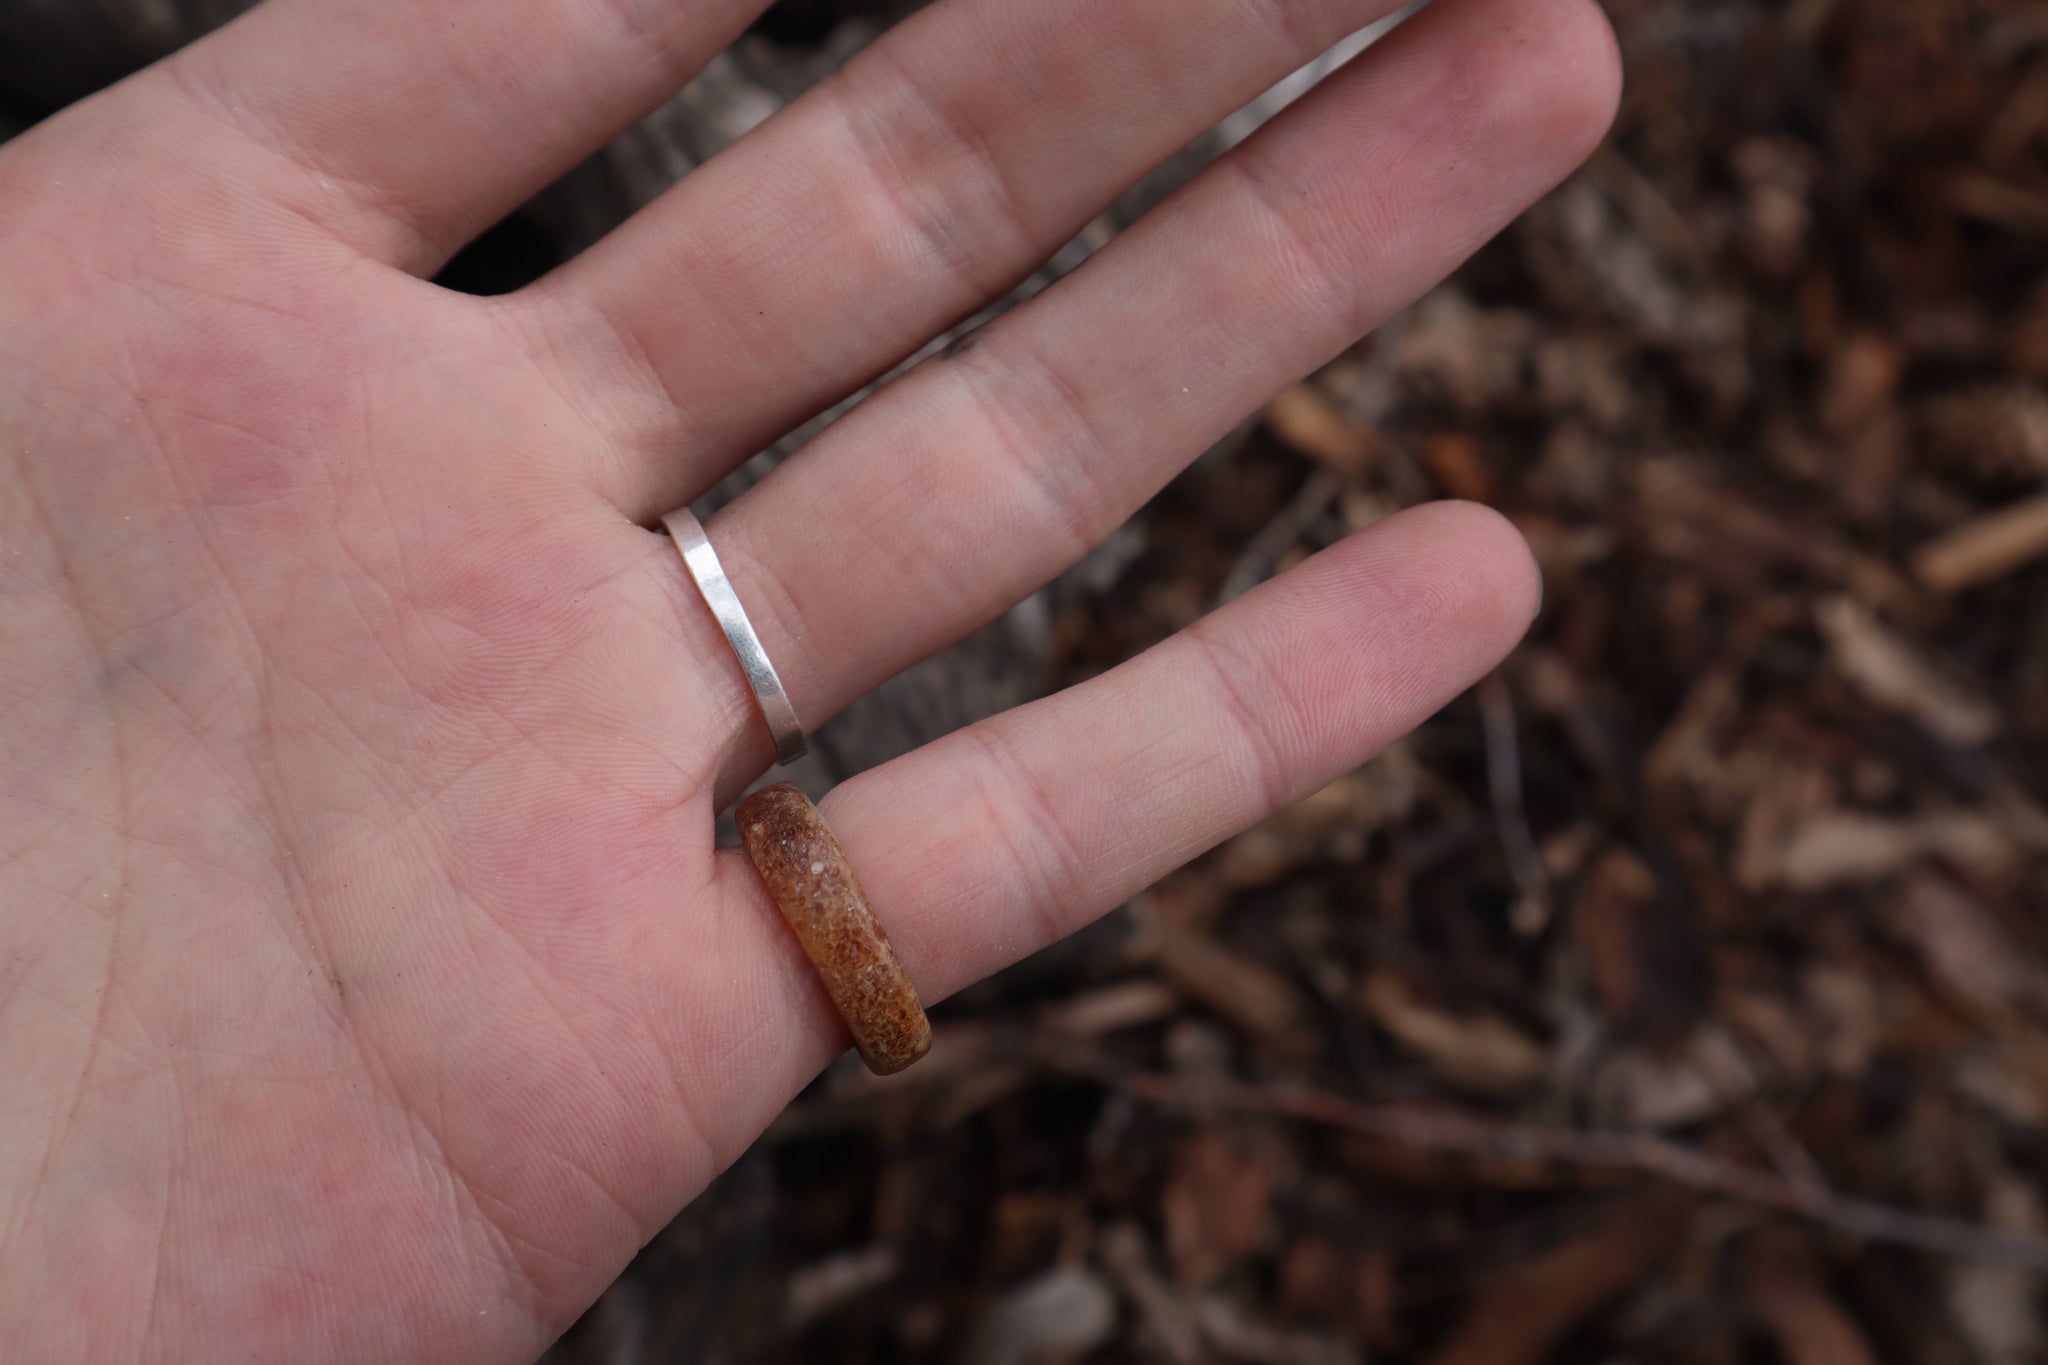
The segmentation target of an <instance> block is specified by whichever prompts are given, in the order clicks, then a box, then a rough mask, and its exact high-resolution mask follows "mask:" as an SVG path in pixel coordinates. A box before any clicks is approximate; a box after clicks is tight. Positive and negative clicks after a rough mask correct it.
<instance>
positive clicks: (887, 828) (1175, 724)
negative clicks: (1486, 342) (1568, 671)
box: [735, 503, 1539, 1000]
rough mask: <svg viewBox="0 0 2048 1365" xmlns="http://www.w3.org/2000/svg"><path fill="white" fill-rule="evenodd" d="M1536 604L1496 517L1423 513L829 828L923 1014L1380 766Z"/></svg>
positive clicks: (921, 767) (948, 749) (872, 797)
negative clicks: (1376, 760)
mask: <svg viewBox="0 0 2048 1365" xmlns="http://www.w3.org/2000/svg"><path fill="white" fill-rule="evenodd" d="M1538 597H1539V589H1538V580H1537V575H1536V570H1535V567H1534V564H1533V562H1532V561H1531V559H1530V556H1529V553H1528V549H1527V547H1526V546H1525V545H1524V543H1523V542H1522V540H1521V537H1520V536H1519V535H1518V534H1517V533H1516V532H1515V531H1514V529H1513V528H1512V527H1511V526H1509V525H1508V523H1507V522H1506V521H1504V520H1503V519H1502V518H1501V517H1500V516H1498V515H1497V514H1495V513H1493V512H1490V511H1488V510H1486V509H1484V508H1481V507H1477V506H1473V505H1470V504H1457V503H1450V504H1440V505H1436V506H1431V507H1424V508H1418V509H1415V510H1413V511H1410V512H1407V513H1404V514H1403V515H1401V516H1398V517H1393V518H1390V519H1389V520H1387V521H1385V522H1382V523H1381V524H1379V525H1378V526H1375V527H1373V528H1372V529H1370V530H1368V531H1365V532H1362V533H1360V534H1358V535H1356V536H1353V537H1351V538H1350V539H1348V540H1346V541H1345V542H1343V543H1342V544H1339V545H1337V546H1334V547H1333V548H1331V549H1329V550H1327V551H1324V552H1323V553H1322V554H1320V555H1317V556H1316V557H1315V558H1313V559H1311V560H1310V561H1308V562H1307V563H1305V564H1303V565H1301V566H1300V567H1298V568H1296V569H1294V570H1293V571H1291V572H1289V573H1287V574H1286V575H1284V576H1283V577H1281V578H1280V579H1278V580H1276V581H1275V582H1273V583H1270V584H1268V585H1266V586H1265V587H1264V588H1261V589H1260V590H1258V591H1257V592H1254V593H1251V594H1249V595H1247V596H1245V597H1243V598H1241V599H1239V600H1238V601H1236V602H1234V603H1232V604H1231V605H1230V606H1228V607H1226V608H1224V609H1223V610H1221V611H1219V612H1218V613H1216V614H1215V615H1214V616H1212V617H1210V618H1208V619H1207V620H1204V621H1202V622H1200V623H1199V624H1197V625H1196V626H1194V627H1192V628H1190V629H1188V630H1186V631H1183V632H1182V633H1181V634H1179V635H1177V636H1175V637H1174V638H1173V639H1171V640H1169V641H1167V642H1166V643H1164V644H1162V645H1160V646H1158V647H1157V648H1155V649H1153V650H1151V651H1150V652H1148V653H1146V654H1144V655H1142V656H1141V657H1139V658H1137V659H1134V660H1132V661H1131V662H1129V663H1127V664H1125V665H1123V666H1122V667H1120V668H1117V669H1115V670H1113V671H1111V672H1109V673H1107V674H1104V675H1103V676H1101V677H1099V678H1096V679H1093V680H1092V681H1090V682H1087V683H1084V684H1082V685H1080V686H1077V687H1074V688H1071V689H1069V690H1067V691H1066V692H1063V693H1061V694H1059V695H1058V696H1055V697H1051V698H1048V699H1047V700H1045V701H1042V702H1038V703H1036V704H1034V705H1031V706H1026V707H1022V708H1020V709H1018V710H1016V711H1012V712H1009V713H1008V714H1006V715H1003V716H999V717H996V718H995V719H993V720H990V721H986V722H984V723H982V724H980V725H976V726H972V727H970V728H968V729H966V730H963V731H960V732H959V733H957V734H955V735H952V736H949V737H948V738H946V739H943V740H940V741H939V742H937V743H935V744H931V745H928V746H926V747H925V748H923V749H921V750H919V751H917V752H916V753H913V754H910V755H907V756H906V757H904V758H901V759H898V760H896V761H895V762H893V763H890V764H887V765H885V766H883V767H881V768H877V769H875V770H874V771H872V772H869V773H866V774H863V775H862V776H860V777H858V778H855V779H854V780H852V781H850V782H848V783H846V784H845V785H843V786H841V787H840V788H838V789H837V790H836V791H834V792H833V793H832V794H831V796H830V797H828V798H827V800H826V802H825V804H824V810H825V813H826V815H827V816H828V817H829V818H830V820H831V821H832V824H833V827H834V829H835V830H836V831H837V832H838V834H839V836H840V838H841V839H842V840H843V841H844V843H845V845H846V847H847V849H848V850H849V853H850V854H851V856H852V857H853V858H854V859H855V861H856V863H857V865H858V866H859V868H860V869H861V879H862V881H863V883H864V884H865V885H866V888H867V890H868V893H869V895H870V897H871V899H872V900H873V902H874V903H875V905H876V907H877V908H878V911H879V912H880V913H882V914H883V915H884V917H885V918H886V920H887V924H888V929H889V932H890V934H891V936H892V937H893V938H894V940H895V942H896V944H897V947H898V949H899V951H900V952H901V953H902V956H903V958H904V961H905V963H906V964H907V965H908V966H909V968H910V970H911V973H912V975H913V977H914V978H915V979H916V980H917V983H918V986H919V989H920V990H921V991H922V992H923V994H924V995H925V997H926V999H927V1000H932V999H937V998H939V997H940V996H943V995H946V994H949V993H951V992H952V991H955V990H958V989H959V988H961V987H962V986H965V985H967V984H969V983H971V982H973V981H976V980H979V979H980V978H981V977H984V976H986V975H988V974H989V973H991V972H994V971H996V970H998V969H1000V968H1002V967H1004V966H1006V965H1008V964H1010V963H1011V962H1014V961H1016V960H1018V959H1019V958H1022V957H1024V956H1026V955H1028V954H1030V953H1032V952H1035V951H1037V950H1038V949H1040V948H1042V947H1045V946H1046V945H1047V944H1049V943H1051V942H1053V941H1054V940H1056V939H1058V938H1061V937H1063V936H1065V935H1067V934H1069V933H1072V932H1073V931H1074V930H1076V929H1079V928H1080V927H1082V926H1083V925H1084V924H1086V923H1088V922H1089V921H1090V920H1092V919H1094V918H1095V917H1097V916H1098V915H1101V914H1103V913H1105V912H1106V911H1108V910H1110V909H1112V908H1113V907H1115V906H1116V905H1118V904H1120V903H1121V902H1123V901H1124V900H1126V899H1128V898H1129V897H1130V896H1131V895H1133V894H1135V893H1136V892H1138V891H1140V890H1142V889H1144V888H1145V887H1146V886H1148V885H1150V884H1151V883H1152V882H1154V881H1155V880H1157V879H1158V878H1159V877H1161V876H1163V875H1164V874H1165V873H1167V872H1169V871H1171V870H1173V869H1174V868H1176V867H1178V866H1180V865H1181V864H1183V863H1185V862H1187V861H1188V860H1189V859H1191V858H1193V857H1194V856H1196V855H1197V854H1199V853H1201V852H1203V851H1204V850H1206V849H1208V848H1210V847H1213V846H1214V845H1215V844H1217V843H1220V842H1221V841H1222V840H1224V839H1226V838H1228V837H1230V836H1231V835H1233V834H1235V833H1237V832H1238V831H1240V830H1243V829H1245V828H1247V827H1248V826H1250V825H1252V824H1254V823H1256V822H1257V821H1259V820H1260V819H1262V818H1264V817H1265V816H1267V815H1269V814H1271V813H1272V812H1274V811H1275V810H1277V809H1280V808H1281V807H1284V806H1286V805H1289V804H1291V803H1293V802H1295V801H1298V800H1300V799H1301V798H1302V797H1304V796H1306V795H1308V794H1309V793H1310V792H1312V791H1315V790H1316V789H1317V788H1319V787H1321V786H1322V785H1324V784H1325V783H1327V782H1329V781H1331V780H1332V779H1333V778H1335V777H1337V776H1339V775H1340V774H1342V773H1344V772H1346V771H1348V770H1349V769H1351V768H1353V767H1355V766H1357V765H1358V764H1359V763H1361V762H1363V761H1364V760H1365V759H1366V758H1368V757H1370V756H1371V755H1373V754H1374V753H1377V752H1378V751H1379V750H1380V749H1381V748H1383V747H1385V746H1386V745H1387V744H1389V743H1391V742H1392V741H1393V740H1395V739H1397V738H1399V737H1400V736H1401V735H1402V734H1404V733H1406V732H1407V731H1408V730H1410V729H1412V728H1413V727H1414V726H1416V725H1418V724H1420V723H1421V722H1422V721H1423V720H1425V719H1427V718H1428V717H1429V716H1430V715H1431V714H1432V713H1434V712H1435V711H1436V710H1437V709H1438V708H1440V707H1442V706H1443V705H1444V704H1445V703H1447V702H1449V701H1450V700H1451V699H1452V698H1453V697H1455V696H1457V695H1458V693H1460V692H1462V691H1463V690H1464V689H1465V688H1467V687H1468V686H1470V685H1471V684H1472V683H1473V682H1475V681H1476V680H1477V679H1478V678H1480V677H1481V676H1482V675H1484V674H1485V672H1486V671H1487V670H1488V669H1490V668H1492V667H1493V666H1494V665H1495V664H1496V663H1498V662H1499V660H1500V659H1501V657H1502V656H1503V655H1505V654H1506V653H1507V652H1508V651H1509V650H1510V649H1512V648H1513V647H1514V645H1515V643H1516V641H1517V640H1519V639H1520V637H1521V635H1522V633H1523V632H1524V631H1525V630H1526V629H1527V628H1528V625H1529V622H1530V620H1531V618H1532V616H1533V615H1534V612H1535V610H1536V604H1537V601H1538ZM745 870H747V871H750V869H745ZM735 880H740V881H742V882H744V881H745V879H744V878H738V879H735Z"/></svg>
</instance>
